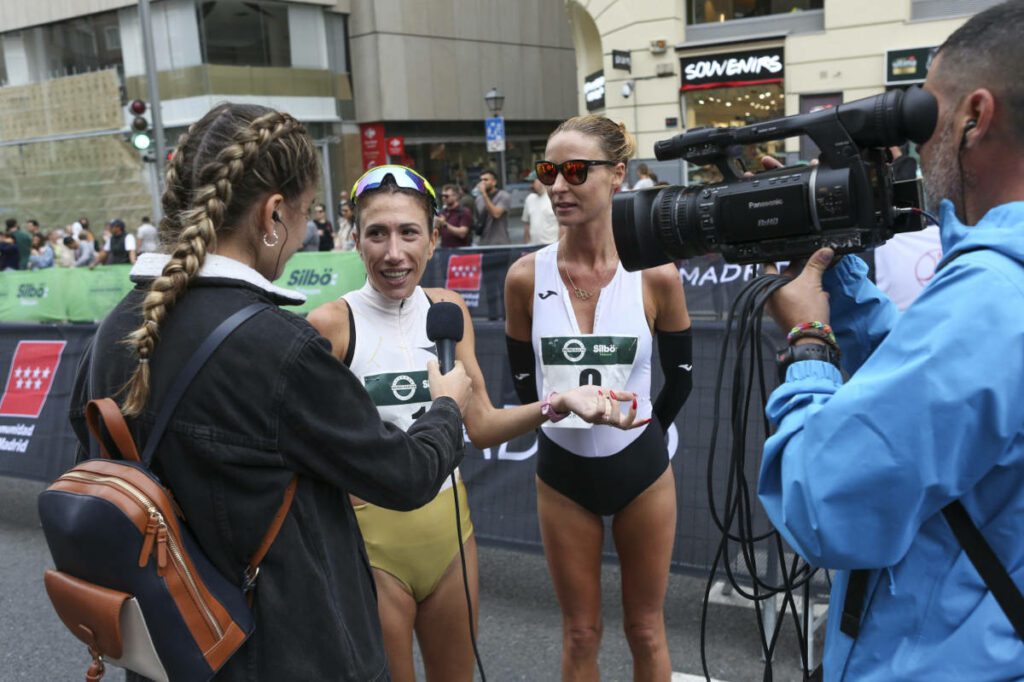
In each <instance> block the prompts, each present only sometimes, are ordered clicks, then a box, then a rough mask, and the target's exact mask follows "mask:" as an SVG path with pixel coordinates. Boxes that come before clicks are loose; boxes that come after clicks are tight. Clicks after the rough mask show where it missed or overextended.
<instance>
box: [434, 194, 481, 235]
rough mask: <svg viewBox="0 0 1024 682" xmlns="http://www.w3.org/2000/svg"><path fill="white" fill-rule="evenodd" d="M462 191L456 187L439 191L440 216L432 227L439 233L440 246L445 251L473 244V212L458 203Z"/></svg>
mask: <svg viewBox="0 0 1024 682" xmlns="http://www.w3.org/2000/svg"><path fill="white" fill-rule="evenodd" d="M460 199H462V191H461V190H459V188H458V187H457V186H456V185H445V186H444V187H443V188H442V189H441V215H439V216H437V218H435V219H434V227H435V228H436V229H437V231H438V232H440V233H441V246H442V247H444V248H447V249H454V248H460V247H463V246H470V245H472V244H473V212H472V211H470V210H469V209H468V208H466V207H465V206H463V205H462V204H461V203H460Z"/></svg>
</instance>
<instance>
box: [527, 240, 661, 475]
mask: <svg viewBox="0 0 1024 682" xmlns="http://www.w3.org/2000/svg"><path fill="white" fill-rule="evenodd" d="M533 295H534V301H533V331H532V335H531V340H532V341H533V350H534V356H535V358H536V365H537V367H536V372H537V395H539V396H540V397H541V398H544V396H546V395H547V394H548V393H550V392H551V391H559V392H564V391H567V390H570V389H572V388H576V387H577V386H583V385H585V384H596V385H599V386H607V387H609V388H611V389H616V388H624V389H626V390H628V391H633V392H634V393H636V394H637V395H638V396H639V406H638V409H637V417H636V418H637V419H646V418H648V417H650V416H651V399H650V396H651V330H650V327H648V325H647V316H646V314H645V312H644V297H643V280H642V275H641V273H639V272H626V270H625V269H624V268H623V267H622V264H621V263H620V264H619V266H618V268H617V269H616V271H615V276H614V277H613V278H612V281H611V282H609V283H608V286H606V287H604V288H603V289H601V292H600V294H599V297H598V299H597V310H596V311H595V313H594V331H593V333H591V334H583V333H581V332H580V327H579V324H578V322H577V321H576V314H575V313H574V312H573V309H572V302H571V301H570V300H569V296H570V295H571V294H570V292H569V290H568V289H567V288H566V287H565V285H564V284H563V283H562V278H561V276H560V275H559V272H558V243H557V242H556V243H554V244H551V245H550V246H547V247H545V248H543V249H541V250H540V251H538V252H537V256H536V261H535V266H534V279H533ZM622 405H623V406H625V403H623V404H622ZM541 428H543V429H544V434H545V435H546V436H547V437H548V438H550V439H551V440H552V441H554V442H555V443H556V444H558V445H560V446H561V447H563V448H565V449H566V450H568V451H570V452H572V453H573V454H576V455H579V456H581V457H607V456H608V455H614V454H615V453H617V452H619V451H620V450H622V449H624V448H625V447H626V446H627V445H629V444H630V443H632V442H633V441H634V440H636V439H637V438H639V437H640V434H641V433H643V430H644V428H647V427H642V428H637V429H632V430H622V429H617V428H615V427H613V426H593V425H591V424H588V423H587V422H585V421H583V420H582V419H580V418H579V417H577V416H576V415H570V416H569V417H567V418H565V419H563V420H562V421H560V422H558V423H556V424H551V423H548V424H544V425H543V426H542V427H541Z"/></svg>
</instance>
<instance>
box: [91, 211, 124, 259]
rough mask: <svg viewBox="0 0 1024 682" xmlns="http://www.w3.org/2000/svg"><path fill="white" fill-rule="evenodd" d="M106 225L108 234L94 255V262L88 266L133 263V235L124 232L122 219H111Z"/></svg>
mask: <svg viewBox="0 0 1024 682" xmlns="http://www.w3.org/2000/svg"><path fill="white" fill-rule="evenodd" d="M107 227H109V228H110V236H109V237H107V238H106V239H105V240H104V241H103V250H102V251H100V253H99V254H98V255H97V256H96V262H95V263H93V264H92V265H90V266H89V267H92V268H94V267H96V266H97V265H125V264H129V263H132V264H134V263H135V253H136V245H135V235H131V234H127V233H125V231H124V221H123V220H121V219H120V218H114V219H113V220H111V221H110V222H109V223H108V224H107Z"/></svg>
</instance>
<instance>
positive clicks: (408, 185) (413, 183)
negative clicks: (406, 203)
mask: <svg viewBox="0 0 1024 682" xmlns="http://www.w3.org/2000/svg"><path fill="white" fill-rule="evenodd" d="M389 176H390V177H391V180H392V181H393V182H394V183H395V185H397V186H398V187H401V188H402V189H412V190H416V191H417V192H419V193H421V194H426V195H427V197H428V198H429V199H430V202H431V205H432V207H433V208H434V210H436V209H437V193H436V192H434V188H433V186H432V185H431V184H430V181H429V180H427V179H426V178H425V177H423V176H422V175H420V174H419V173H417V172H416V171H414V170H413V169H411V168H407V167H406V166H399V165H397V164H388V165H384V166H375V167H374V168H371V169H370V170H368V171H366V172H365V173H363V174H362V176H361V177H360V178H359V179H358V180H356V182H355V184H354V185H352V192H351V193H350V194H351V196H352V203H357V202H358V201H359V196H360V195H361V194H363V193H364V192H368V191H370V190H373V189H377V188H378V187H380V186H381V185H382V184H384V182H385V180H386V178H388V177H389Z"/></svg>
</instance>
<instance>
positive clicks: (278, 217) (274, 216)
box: [270, 211, 284, 225]
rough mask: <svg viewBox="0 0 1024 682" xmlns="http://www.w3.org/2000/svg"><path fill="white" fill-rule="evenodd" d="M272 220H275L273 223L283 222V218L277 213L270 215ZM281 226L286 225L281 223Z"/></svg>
mask: <svg viewBox="0 0 1024 682" xmlns="http://www.w3.org/2000/svg"><path fill="white" fill-rule="evenodd" d="M270 218H271V219H272V220H273V221H274V222H275V223H280V222H281V216H280V215H278V213H277V211H274V212H273V213H271V214H270ZM281 224H282V225H283V224H284V223H281Z"/></svg>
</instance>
